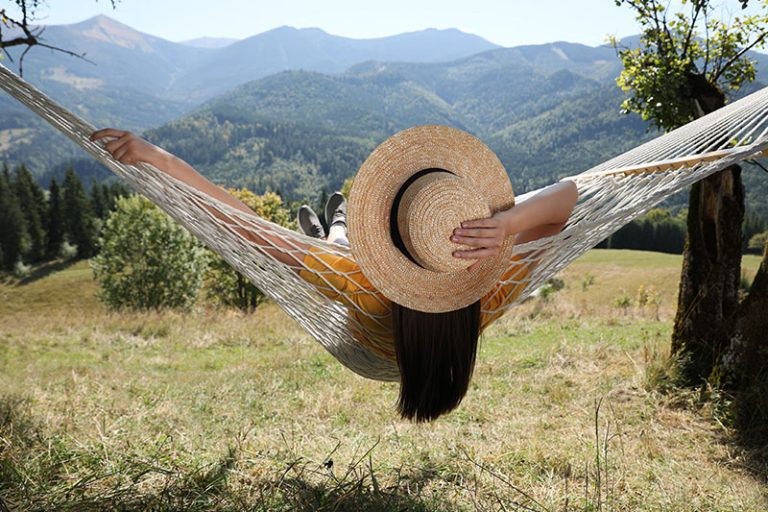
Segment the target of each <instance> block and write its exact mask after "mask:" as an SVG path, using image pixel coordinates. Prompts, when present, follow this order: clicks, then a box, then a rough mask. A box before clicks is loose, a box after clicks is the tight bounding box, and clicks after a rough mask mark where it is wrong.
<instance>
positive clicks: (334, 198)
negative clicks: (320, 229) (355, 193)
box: [325, 192, 344, 229]
mask: <svg viewBox="0 0 768 512" xmlns="http://www.w3.org/2000/svg"><path fill="white" fill-rule="evenodd" d="M343 202H344V196H343V195H341V192H334V193H333V194H331V197H329V198H328V201H327V202H326V203H325V223H326V224H327V225H328V229H331V222H332V221H333V214H334V212H335V211H336V210H337V209H338V208H339V206H340V205H341V203H343Z"/></svg>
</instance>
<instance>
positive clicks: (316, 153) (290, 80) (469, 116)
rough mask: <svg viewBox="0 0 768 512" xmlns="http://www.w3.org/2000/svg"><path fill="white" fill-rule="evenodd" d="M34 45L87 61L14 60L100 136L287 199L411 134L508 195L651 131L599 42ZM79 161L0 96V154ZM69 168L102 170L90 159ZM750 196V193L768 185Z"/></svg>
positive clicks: (74, 33) (303, 40)
mask: <svg viewBox="0 0 768 512" xmlns="http://www.w3.org/2000/svg"><path fill="white" fill-rule="evenodd" d="M45 35H46V37H47V39H48V42H49V43H51V44H55V45H57V46H61V47H63V48H67V49H71V50H73V51H76V52H84V53H86V58H87V59H89V61H90V62H89V61H85V60H81V59H74V58H71V57H66V56H63V55H62V54H57V53H51V52H49V51H47V50H43V49H39V48H36V49H34V50H32V51H31V52H30V53H29V55H28V57H27V58H26V59H25V65H24V68H25V78H27V79H28V80H30V81H31V82H32V83H34V84H36V85H37V86H38V87H40V88H41V89H42V90H43V91H45V92H46V93H47V94H49V95H50V96H52V97H53V98H54V99H56V100H57V101H59V102H60V103H62V104H64V106H66V107H68V108H70V109H72V110H74V111H75V112H77V113H78V114H79V115H81V116H82V117H84V118H86V119H88V120H89V121H90V122H92V123H93V124H95V125H96V126H106V125H113V126H119V127H124V128H128V129H132V130H136V131H143V130H145V129H147V128H152V129H151V130H149V131H148V132H146V135H147V136H148V137H149V138H150V139H151V140H153V141H154V142H156V143H158V144H160V145H162V146H164V147H167V148H168V149H169V150H171V151H173V152H175V153H177V154H179V155H180V156H182V157H183V158H185V159H187V160H188V161H189V162H190V163H191V164H192V165H194V166H195V167H197V168H199V169H200V170H201V172H203V173H204V174H206V175H208V176H209V177H211V178H213V179H215V180H217V181H219V182H222V183H225V184H228V185H242V186H248V187H251V188H253V189H254V190H256V191H257V192H261V191H263V190H266V189H272V190H279V191H280V192H281V193H283V194H284V195H285V196H286V197H287V198H288V199H308V200H313V199H314V200H317V198H318V197H319V195H320V194H321V193H322V192H323V191H326V192H327V191H330V190H333V189H336V188H338V187H340V186H341V183H342V182H343V180H344V179H345V178H347V177H349V176H351V175H352V174H354V172H355V171H356V169H357V167H359V165H360V164H361V163H362V161H363V160H364V158H365V157H366V156H367V154H368V153H369V152H370V151H371V150H372V149H373V147H375V145H376V144H378V143H379V142H381V141H382V140H383V139H384V138H385V137H386V136H388V135H390V134H392V133H394V132H395V131H397V130H399V129H402V128H406V127H409V126H413V125H416V124H427V123H438V124H448V125H451V126H456V127H459V128H462V129H465V130H468V131H470V132H472V133H474V134H475V135H477V136H478V137H480V138H481V139H482V140H484V141H485V142H486V143H488V144H489V145H490V146H491V148H492V149H494V151H496V152H497V154H498V155H499V157H500V158H501V160H502V162H503V163H504V164H505V166H506V167H507V169H508V170H509V172H510V175H511V176H512V179H513V185H514V186H515V188H516V191H518V192H522V191H525V190H528V189H530V188H532V187H536V186H541V185H543V184H545V183H547V182H550V181H552V180H553V179H556V178H558V177H562V176H565V175H570V174H575V173H577V172H580V171H583V170H585V169H587V168H589V167H591V166H592V165H595V164H596V163H599V162H600V161H602V160H604V159H607V158H609V157H611V156H613V155H615V154H617V153H619V152H621V151H624V150H626V149H629V148H631V147H633V146H635V145H637V144H638V143H640V142H642V141H644V140H647V139H648V138H649V137H651V136H653V135H654V133H652V132H649V131H648V126H647V125H646V123H644V122H642V121H641V120H640V119H639V118H638V117H637V116H625V115H622V114H620V113H619V108H618V106H619V104H620V102H621V100H622V99H623V95H622V93H621V92H620V91H619V90H618V88H617V87H616V85H615V77H616V76H617V75H618V74H619V72H620V70H621V64H620V62H619V60H618V58H617V57H616V53H615V51H614V50H613V49H612V48H610V47H606V46H598V47H589V46H585V45H580V44H573V43H565V42H557V43H551V44H544V45H530V46H519V47H514V48H499V47H497V46H495V45H493V44H492V43H489V42H488V41H485V40H483V39H482V38H479V37H477V36H474V35H471V34H465V33H462V32H460V31H458V30H434V29H428V30H424V31H420V32H413V33H409V34H401V35H398V36H391V37H387V38H379V39H367V40H355V39H348V38H342V37H338V36H333V35H330V34H327V33H325V32H323V31H322V30H320V29H295V28H290V27H280V28H277V29H274V30H271V31H268V32H265V33H263V34H258V35H255V36H253V37H250V38H247V39H244V40H240V41H234V42H233V41H215V40H214V41H206V40H203V41H191V42H187V43H172V42H170V41H166V40H163V39H161V38H157V37H154V36H149V35H146V34H142V33H140V32H137V31H135V30H133V29H131V28H130V27H127V26H125V25H122V24H120V23H118V22H116V21H114V20H111V19H109V18H106V17H103V16H99V17H96V18H93V19H90V20H86V21H84V22H82V23H78V24H75V25H68V26H58V27H48V29H47V30H46V32H45ZM625 44H632V40H628V41H625ZM753 57H755V58H756V59H757V60H758V78H759V82H758V83H756V84H751V85H750V87H749V88H748V89H754V88H755V87H758V86H759V85H760V82H768V74H767V73H768V62H766V61H768V57H766V56H765V55H763V54H754V55H753ZM79 155H80V153H79V152H78V150H76V149H75V148H74V146H72V144H70V143H68V142H67V141H65V140H64V139H63V137H60V136H57V135H54V134H53V133H52V130H50V129H47V128H46V127H43V126H42V124H41V122H40V121H39V120H38V119H37V118H36V117H35V116H34V115H32V114H31V113H29V112H26V110H25V109H24V108H23V107H21V106H19V105H17V104H16V103H15V100H13V99H11V98H9V97H7V96H4V95H3V96H0V156H2V157H3V158H4V159H7V160H8V161H10V162H12V163H18V162H25V163H27V164H28V165H30V166H31V167H32V168H33V172H36V173H37V174H38V175H42V174H46V175H50V173H54V174H55V173H58V172H61V169H62V165H63V164H62V162H65V161H67V160H68V159H71V158H74V157H78V156H79ZM86 162H87V163H86ZM76 167H77V168H78V171H79V172H80V173H81V174H85V175H88V174H93V175H98V173H99V171H98V166H96V165H95V164H93V163H91V162H90V161H87V160H83V161H78V163H77V166H76ZM762 181H766V180H762ZM760 183H762V182H760ZM747 190H748V195H751V197H754V196H755V194H761V193H763V192H768V187H767V186H763V185H761V184H758V185H755V186H753V187H748V189H747ZM753 202H754V201H753ZM761 208H762V207H761ZM764 214H765V216H767V217H768V208H766V211H765V212H764Z"/></svg>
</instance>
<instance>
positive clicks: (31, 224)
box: [14, 165, 45, 262]
mask: <svg viewBox="0 0 768 512" xmlns="http://www.w3.org/2000/svg"><path fill="white" fill-rule="evenodd" d="M14 188H15V192H16V198H17V200H18V202H19V206H20V207H21V212H22V214H23V215H24V222H25V224H26V227H27V236H28V237H29V247H28V248H26V251H25V254H24V255H23V256H24V259H25V260H26V261H28V262H35V261H40V260H42V259H43V258H44V257H45V227H44V226H45V195H44V194H43V190H42V189H41V188H40V185H38V184H37V182H36V181H35V179H34V178H33V177H32V174H31V173H30V172H29V170H27V168H26V167H25V166H24V165H21V166H19V167H18V168H17V169H16V182H15V183H14Z"/></svg>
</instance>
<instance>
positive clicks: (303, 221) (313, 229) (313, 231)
mask: <svg viewBox="0 0 768 512" xmlns="http://www.w3.org/2000/svg"><path fill="white" fill-rule="evenodd" d="M296 217H297V218H298V220H299V226H300V227H301V230H302V231H303V232H304V234H305V235H309V236H311V237H314V238H325V230H324V229H323V225H322V224H320V219H319V218H318V217H317V214H316V213H315V212H314V210H312V208H310V207H309V206H307V205H302V207H301V208H299V212H298V213H297V214H296Z"/></svg>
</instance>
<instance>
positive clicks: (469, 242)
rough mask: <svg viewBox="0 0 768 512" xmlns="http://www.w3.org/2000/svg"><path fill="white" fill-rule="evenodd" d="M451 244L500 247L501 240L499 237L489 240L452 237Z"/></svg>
mask: <svg viewBox="0 0 768 512" xmlns="http://www.w3.org/2000/svg"><path fill="white" fill-rule="evenodd" d="M451 242H454V243H457V244H464V245H469V246H471V247H498V246H500V245H501V242H502V241H501V238H500V237H497V236H491V237H488V238H477V237H464V236H455V235H454V236H452V237H451Z"/></svg>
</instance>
